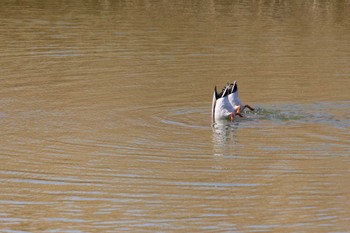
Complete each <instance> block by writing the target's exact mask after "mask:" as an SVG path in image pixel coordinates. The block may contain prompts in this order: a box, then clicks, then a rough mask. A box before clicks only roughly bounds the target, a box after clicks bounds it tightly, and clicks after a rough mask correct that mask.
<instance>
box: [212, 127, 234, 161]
mask: <svg viewBox="0 0 350 233" xmlns="http://www.w3.org/2000/svg"><path fill="white" fill-rule="evenodd" d="M212 128H213V146H214V147H213V154H214V155H216V156H227V155H232V153H233V152H234V149H235V145H236V144H237V143H238V138H237V130H238V123H227V124H214V125H213V127H212Z"/></svg>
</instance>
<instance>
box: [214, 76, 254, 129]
mask: <svg viewBox="0 0 350 233" xmlns="http://www.w3.org/2000/svg"><path fill="white" fill-rule="evenodd" d="M246 107H247V108H249V109H250V110H252V111H254V108H252V107H250V106H249V105H243V104H242V102H241V100H240V98H239V96H238V86H237V81H234V82H233V83H231V84H229V83H227V85H226V86H225V87H224V88H223V89H222V91H221V92H220V93H218V91H217V88H216V86H215V88H214V94H213V103H212V121H213V123H215V122H217V121H223V120H229V121H234V118H235V116H236V115H238V116H240V117H243V115H242V114H241V111H243V109H244V108H246Z"/></svg>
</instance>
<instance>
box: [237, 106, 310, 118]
mask: <svg viewBox="0 0 350 233" xmlns="http://www.w3.org/2000/svg"><path fill="white" fill-rule="evenodd" d="M244 114H245V116H246V117H247V118H250V116H256V118H258V119H261V120H279V121H299V120H306V119H307V118H309V117H310V116H309V115H306V114H302V113H301V112H297V111H290V112H288V111H285V110H280V109H268V108H260V107H258V108H256V109H255V111H254V112H250V111H247V110H245V111H244ZM254 118H255V117H254Z"/></svg>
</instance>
